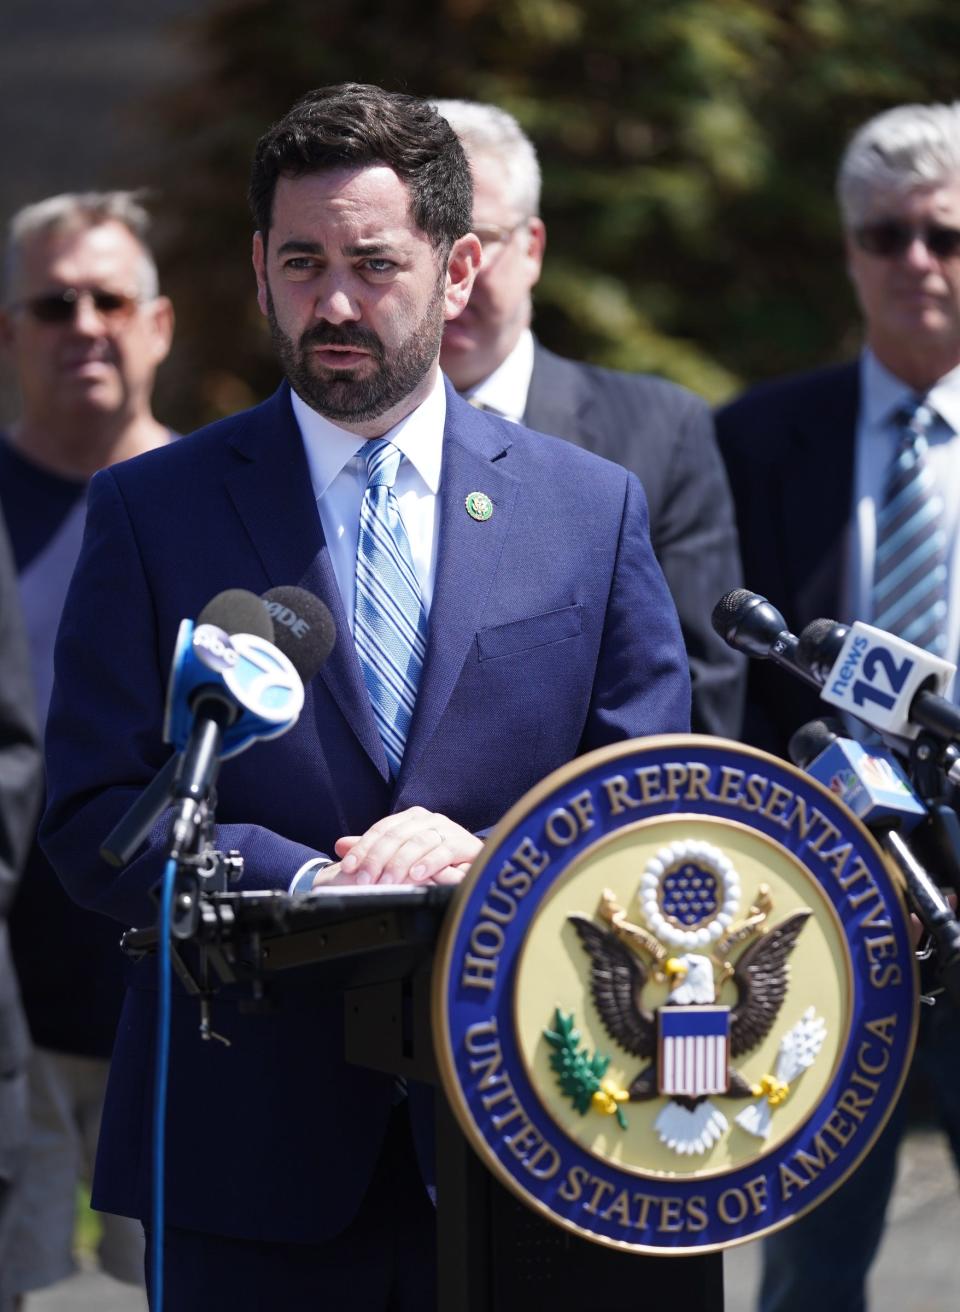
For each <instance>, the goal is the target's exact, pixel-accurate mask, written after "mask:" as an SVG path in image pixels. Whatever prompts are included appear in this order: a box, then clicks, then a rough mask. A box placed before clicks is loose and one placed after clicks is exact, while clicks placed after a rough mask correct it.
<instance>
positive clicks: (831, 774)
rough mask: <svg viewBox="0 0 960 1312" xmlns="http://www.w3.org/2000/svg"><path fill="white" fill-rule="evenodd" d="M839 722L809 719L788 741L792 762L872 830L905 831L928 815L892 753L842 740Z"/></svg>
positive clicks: (826, 719) (846, 739)
mask: <svg viewBox="0 0 960 1312" xmlns="http://www.w3.org/2000/svg"><path fill="white" fill-rule="evenodd" d="M843 733H844V730H843V725H842V724H841V723H840V721H839V720H834V719H830V718H826V717H825V718H824V719H822V720H811V721H810V723H809V724H805V725H803V727H802V728H800V729H798V730H797V731H796V733H795V734H794V735H793V737H792V738H791V739H790V743H789V745H788V748H787V751H788V753H789V756H790V760H791V761H793V763H794V765H798V766H799V767H800V769H801V770H805V771H806V772H807V774H809V775H810V776H811V778H813V779H817V780H819V782H820V783H822V784H823V785H825V787H827V788H829V789H830V792H831V793H833V794H834V796H835V797H839V799H840V801H841V802H843V803H844V804H845V805H846V806H848V807H849V808H850V810H851V811H852V812H853V813H854V815H855V816H857V818H858V819H860V820H862V821H863V823H864V824H865V825H867V826H869V827H871V828H873V827H877V828H880V829H883V828H885V827H893V828H897V829H899V830H901V831H902V832H903V833H909V832H910V830H912V829H913V828H915V826H916V825H918V824H919V823H920V821H921V820H923V819H924V818H925V817H926V815H927V809H926V807H925V806H924V805H923V803H922V802H921V801H920V799H919V798H918V797H917V796H916V794H915V793H914V791H913V789H912V787H911V786H910V782H909V780H908V779H907V776H906V775H905V774H904V772H903V770H902V769H901V767H900V765H899V763H898V762H897V760H896V758H895V757H894V755H893V753H892V752H888V751H883V750H881V749H879V748H877V747H876V746H873V745H871V746H869V747H866V746H864V744H863V743H858V742H855V741H854V740H853V739H852V738H845V737H844V736H843Z"/></svg>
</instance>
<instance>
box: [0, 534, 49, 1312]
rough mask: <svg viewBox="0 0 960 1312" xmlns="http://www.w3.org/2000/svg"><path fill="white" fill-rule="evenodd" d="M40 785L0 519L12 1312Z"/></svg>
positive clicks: (2, 899)
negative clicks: (30, 873) (30, 856)
mask: <svg viewBox="0 0 960 1312" xmlns="http://www.w3.org/2000/svg"><path fill="white" fill-rule="evenodd" d="M40 791H41V779H40V747H39V744H38V742H37V730H36V724H35V720H34V714H33V696H32V688H31V685H30V666H29V658H28V656H27V640H26V635H25V633H24V629H23V623H22V620H21V617H20V604H19V599H18V597H17V578H16V574H15V572H14V568H13V556H12V554H11V552H10V544H9V542H8V541H7V532H6V527H5V526H4V524H3V523H2V521H0V1312H12V1309H13V1307H14V1297H15V1294H16V1292H17V1291H16V1289H15V1288H14V1287H13V1286H12V1285H11V1284H10V1282H9V1280H8V1278H7V1277H8V1272H9V1267H10V1240H11V1235H12V1232H13V1227H14V1223H15V1221H16V1219H17V1212H18V1208H19V1206H20V1199H19V1196H18V1192H17V1185H18V1181H19V1177H20V1173H21V1171H22V1170H23V1168H24V1166H25V1158H26V1150H27V1135H28V1130H29V1120H28V1112H27V1060H28V1057H29V1054H30V1038H29V1034H28V1032H27V1022H26V1019H25V1017H24V1014H23V1009H22V1007H21V1005H20V993H19V989H18V987H17V978H16V974H15V972H14V968H13V956H12V954H11V951H10V942H9V938H8V934H7V913H8V912H9V910H10V905H11V903H12V902H13V896H14V893H15V891H16V887H17V881H18V880H19V878H20V872H21V869H22V867H23V861H24V858H25V857H26V854H27V849H28V847H29V846H30V839H31V838H32V836H33V828H34V824H35V822H36V810H37V807H38V806H39V804H40Z"/></svg>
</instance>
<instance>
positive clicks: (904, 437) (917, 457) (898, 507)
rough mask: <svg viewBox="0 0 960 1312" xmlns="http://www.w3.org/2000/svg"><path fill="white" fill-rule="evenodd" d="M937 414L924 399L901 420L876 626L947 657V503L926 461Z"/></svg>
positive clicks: (882, 539)
mask: <svg viewBox="0 0 960 1312" xmlns="http://www.w3.org/2000/svg"><path fill="white" fill-rule="evenodd" d="M936 417H937V416H936V413H935V411H933V410H932V409H931V408H930V406H928V405H927V404H926V401H925V399H924V398H923V397H918V398H916V399H915V400H914V401H913V402H912V403H911V404H910V405H909V406H908V407H907V408H906V409H905V410H904V411H902V412H901V413H900V415H899V416H898V418H899V420H900V423H901V424H902V431H901V436H900V441H899V443H898V445H897V450H896V454H895V455H894V458H893V462H892V464H891V466H890V470H889V472H888V475H887V483H886V486H885V488H884V494H883V501H882V503H881V505H880V510H879V513H878V514H877V556H876V562H875V566H874V578H873V614H874V621H873V622H874V624H876V626H877V627H878V628H880V629H886V630H887V631H888V632H889V633H894V634H896V635H897V636H898V637H900V638H904V639H906V641H907V642H912V643H913V644H914V646H916V647H923V648H924V649H925V650H926V651H930V652H933V653H934V654H936V655H943V652H944V650H945V647H946V623H947V565H946V559H947V536H946V532H945V531H944V527H943V498H942V497H941V495H940V493H939V492H938V491H937V488H936V484H935V482H934V478H933V473H932V471H931V469H930V467H929V464H928V462H927V436H926V435H927V433H928V432H929V430H930V427H931V425H932V424H933V423H934V421H935V419H936Z"/></svg>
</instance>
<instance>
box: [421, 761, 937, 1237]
mask: <svg viewBox="0 0 960 1312" xmlns="http://www.w3.org/2000/svg"><path fill="white" fill-rule="evenodd" d="M433 1003H434V1034H435V1039H436V1046H437V1052H438V1062H439V1066H440V1072H441V1078H442V1082H443V1085H444V1088H445V1090H446V1093H447V1096H448V1098H449V1100H450V1103H451V1106H452V1107H453V1110H454V1113H455V1115H456V1116H457V1119H458V1120H459V1123H460V1125H461V1127H462V1129H463V1131H464V1133H465V1134H466V1135H467V1137H468V1138H469V1139H470V1141H471V1142H472V1144H473V1145H474V1147H475V1148H476V1150H477V1151H478V1153H479V1155H480V1157H481V1159H482V1160H483V1161H484V1162H485V1163H486V1165H487V1166H488V1168H489V1169H490V1170H491V1171H492V1172H493V1173H494V1174H495V1175H496V1176H497V1177H498V1178H499V1179H500V1180H501V1181H502V1182H503V1183H504V1184H505V1185H506V1186H507V1187H508V1188H510V1189H511V1190H512V1191H513V1192H514V1193H515V1194H516V1195H517V1196H518V1197H519V1198H521V1199H522V1200H523V1201H524V1202H526V1203H527V1204H528V1205H529V1206H530V1207H532V1208H534V1209H535V1210H537V1211H539V1212H541V1213H542V1214H544V1215H545V1216H547V1217H548V1218H549V1219H550V1220H552V1221H553V1222H555V1223H556V1224H558V1225H560V1226H561V1227H563V1228H565V1229H568V1230H570V1231H572V1232H574V1233H576V1234H578V1235H580V1236H581V1237H584V1238H587V1239H590V1240H593V1241H595V1242H597V1243H600V1244H604V1245H608V1246H611V1247H615V1248H621V1249H626V1250H634V1251H638V1252H646V1253H656V1254H662V1255H667V1256H670V1255H678V1256H679V1255H689V1254H692V1253H704V1252H710V1251H713V1250H716V1249H722V1248H725V1247H727V1246H729V1245H731V1244H735V1243H739V1242H742V1241H744V1240H747V1239H755V1238H757V1237H759V1236H760V1235H763V1234H766V1233H768V1232H769V1231H771V1230H774V1229H777V1228H779V1227H781V1226H783V1225H786V1224H789V1223H790V1222H791V1220H793V1219H794V1218H795V1217H797V1216H799V1215H800V1214H801V1213H803V1212H806V1211H807V1210H809V1209H810V1208H811V1207H814V1206H816V1204H817V1203H818V1202H820V1201H822V1200H823V1199H824V1198H825V1197H826V1196H827V1195H828V1194H830V1193H831V1192H832V1191H833V1190H834V1189H835V1188H836V1187H837V1186H838V1185H839V1184H840V1183H841V1182H842V1181H843V1180H844V1179H845V1178H846V1177H847V1176H848V1175H849V1174H850V1173H851V1172H852V1171H854V1170H855V1169H856V1168H857V1166H858V1164H859V1162H860V1161H861V1159H862V1158H863V1156H864V1154H865V1153H866V1152H867V1151H868V1150H869V1148H870V1146H871V1144H872V1143H873V1142H874V1140H875V1139H876V1137H877V1135H878V1134H879V1133H880V1131H881V1129H882V1128H883V1125H884V1124H885V1122H886V1120H887V1117H888V1116H889V1114H890V1112H891V1110H892V1108H893V1106H894V1104H895V1102H896V1099H897V1096H898V1095H899V1092H900V1089H901V1086H902V1083H903V1080H904V1078H905V1074H906V1071H907V1068H908V1065H909V1060H910V1056H911V1053H912V1049H913V1043H914V1038H915V1025H916V1013H917V980H916V966H915V962H914V957H913V953H912V950H911V939H910V929H909V922H908V916H907V912H906V908H905V905H904V901H903V898H902V896H901V892H900V889H899V886H898V885H897V883H896V881H895V880H894V878H892V876H891V874H890V872H889V870H888V868H887V866H886V864H885V863H884V860H883V857H882V855H881V852H880V849H879V848H878V846H877V844H876V842H875V840H874V839H873V838H872V837H871V835H870V833H869V832H868V831H867V829H866V828H865V827H864V826H863V825H862V824H861V823H860V821H859V820H858V819H857V818H856V817H855V816H854V815H853V814H852V812H851V811H850V810H849V809H848V808H847V807H845V806H844V805H843V804H842V803H841V802H840V801H838V799H837V798H836V797H835V796H834V795H833V794H832V793H831V791H830V790H829V788H828V787H825V786H824V785H823V784H821V783H819V782H818V781H816V780H815V779H812V778H810V777H808V776H807V775H806V774H804V773H803V772H802V771H800V770H799V769H797V768H796V767H795V766H793V765H791V764H789V763H787V762H785V761H781V760H778V759H777V758H775V757H773V756H770V755H768V754H767V753H765V752H760V751H757V750H755V749H753V748H747V747H742V746H740V745H738V744H735V743H732V742H727V741H725V740H722V739H716V738H706V737H699V736H695V735H688V736H665V737H657V738H649V739H641V740H635V741H632V742H626V743H621V744H617V745H615V746H610V747H606V748H603V749H601V750H599V751H596V752H593V753H590V754H589V755H587V756H584V757H581V758H579V759H578V760H576V761H574V762H572V763H570V764H569V765H567V766H565V767H564V768H563V769H561V770H558V771H556V772H555V773H554V774H552V775H550V776H548V777H547V778H546V779H545V780H544V781H543V782H542V783H541V784H540V785H538V786H537V787H536V788H534V789H533V790H532V791H531V792H529V793H528V794H527V795H526V796H525V797H524V798H522V799H521V800H520V801H519V802H518V803H517V804H516V805H515V806H514V807H513V808H512V809H511V810H510V811H509V812H508V814H507V815H506V816H505V817H504V819H503V820H502V821H501V823H500V824H499V825H498V826H497V828H496V829H495V830H494V831H493V833H492V834H491V835H490V837H489V839H488V840H487V843H486V845H485V847H484V850H483V852H482V853H481V855H480V857H479V858H478V860H477V862H476V863H475V865H474V867H473V869H472V870H471V873H470V875H469V876H468V878H467V881H466V882H465V885H464V887H463V888H462V890H461V892H460V895H459V896H458V898H457V900H456V901H455V903H454V905H453V908H452V912H451V914H449V915H448V917H447V920H446V922H445V925H444V930H443V934H442V938H441V942H440V945H439V949H438V954H437V969H436V970H435V973H434V998H433Z"/></svg>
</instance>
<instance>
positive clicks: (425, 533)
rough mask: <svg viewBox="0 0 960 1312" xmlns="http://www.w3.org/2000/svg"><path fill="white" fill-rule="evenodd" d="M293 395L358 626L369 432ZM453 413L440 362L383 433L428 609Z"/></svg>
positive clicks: (299, 889)
mask: <svg viewBox="0 0 960 1312" xmlns="http://www.w3.org/2000/svg"><path fill="white" fill-rule="evenodd" d="M290 399H291V401H292V403H293V414H294V418H295V419H296V421H297V426H298V427H299V429H300V435H301V437H302V438H303V445H304V449H305V451H306V453H307V464H308V465H309V467H310V481H311V483H312V484H313V494H314V496H315V497H316V500H317V510H318V512H319V515H320V523H321V524H322V525H323V536H324V538H325V539H326V543H327V549H328V551H329V552H330V561H331V564H332V565H333V572H334V575H335V576H336V580H337V587H338V588H339V589H340V596H341V597H342V598H343V608H344V611H345V612H346V615H347V621H348V623H349V625H350V632H351V633H352V632H353V618H354V617H353V608H354V598H355V596H356V573H357V539H358V538H359V536H360V502H361V501H362V500H363V494H364V491H365V489H366V486H367V464H366V461H365V460H364V459H363V458H362V457H361V456H360V454H359V452H360V449H361V447H363V445H364V443H365V442H366V440H367V439H366V438H363V437H358V436H357V434H356V433H348V432H347V431H346V430H345V429H343V428H338V427H337V425H336V424H333V423H331V422H330V420H329V419H325V418H324V417H323V415H320V414H318V413H317V412H316V410H313V409H311V407H310V406H308V405H307V403H306V402H305V401H304V400H302V398H301V397H299V396H298V395H297V393H296V392H291V394H290ZM446 417H447V396H446V391H445V389H444V382H443V375H442V374H441V373H440V370H439V369H437V370H436V378H435V379H434V384H433V387H432V388H431V390H430V394H429V395H428V396H427V398H426V400H425V401H423V402H422V403H421V404H420V405H419V406H418V407H417V409H416V410H414V411H413V412H412V413H411V414H409V415H407V417H406V419H401V421H400V423H399V424H396V425H395V426H394V427H393V428H391V429H390V430H389V431H388V432H386V433H384V434H383V437H384V438H386V440H387V441H389V442H392V443H393V444H394V446H396V447H398V448H399V449H400V451H401V452H402V453H403V455H404V456H405V459H403V460H401V461H400V468H399V470H398V471H397V481H396V483H395V484H394V495H395V496H396V498H397V504H398V506H399V509H400V518H401V519H402V520H403V526H404V529H405V530H406V534H407V537H408V539H409V541H410V553H411V556H412V558H413V567H414V570H415V571H416V575H417V581H418V582H419V584H420V595H421V597H422V599H423V605H424V609H425V611H426V613H427V615H428V616H429V614H430V603H431V601H432V600H433V585H434V580H435V578H436V572H437V538H438V535H439V530H440V517H439V515H438V514H437V493H438V492H439V490H440V472H441V467H442V464H443V429H444V424H445V422H446ZM331 864H332V862H331V859H330V858H328V857H317V858H314V859H313V860H312V861H307V862H305V864H304V865H302V866H301V867H300V869H299V870H298V871H297V872H296V874H295V875H294V876H293V879H292V880H291V882H290V886H289V891H290V892H291V893H308V892H310V891H311V888H312V886H313V881H314V879H315V877H316V876H317V874H318V873H319V872H320V871H321V870H323V869H324V867H326V866H329V865H331Z"/></svg>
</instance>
